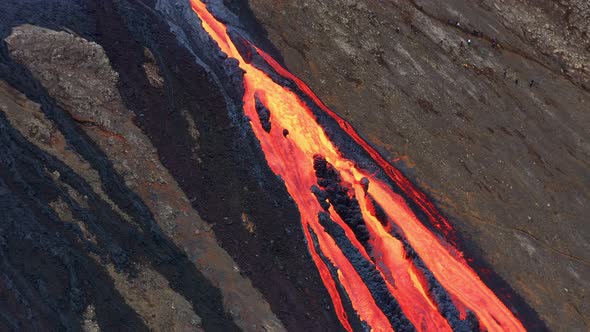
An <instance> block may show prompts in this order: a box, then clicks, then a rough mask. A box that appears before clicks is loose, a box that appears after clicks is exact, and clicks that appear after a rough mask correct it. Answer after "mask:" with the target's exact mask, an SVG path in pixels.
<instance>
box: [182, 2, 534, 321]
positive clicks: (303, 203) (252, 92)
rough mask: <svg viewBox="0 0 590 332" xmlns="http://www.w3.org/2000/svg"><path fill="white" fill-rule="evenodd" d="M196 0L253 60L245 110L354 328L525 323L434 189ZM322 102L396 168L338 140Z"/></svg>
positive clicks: (343, 127)
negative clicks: (441, 208)
mask: <svg viewBox="0 0 590 332" xmlns="http://www.w3.org/2000/svg"><path fill="white" fill-rule="evenodd" d="M190 1H191V6H192V9H193V10H194V12H195V13H196V14H197V15H198V17H199V19H200V20H201V22H202V26H203V28H204V29H205V31H206V32H207V33H208V34H209V35H210V37H211V38H212V39H213V40H214V41H215V42H217V45H218V46H219V48H220V49H221V51H222V52H224V53H225V54H227V56H228V57H231V58H234V59H236V60H237V61H238V62H239V66H240V68H241V69H243V71H244V74H243V83H244V96H243V110H244V112H245V114H246V115H247V116H248V117H249V118H250V119H251V121H250V123H251V126H252V130H253V132H254V134H255V135H256V137H257V138H258V140H259V142H260V145H261V148H262V150H263V152H264V155H265V157H266V161H267V163H268V165H269V166H270V168H271V169H272V171H273V172H274V173H275V174H277V175H278V176H280V177H281V178H282V179H283V181H284V183H285V186H286V188H287V190H288V192H289V194H290V195H291V197H292V198H293V199H294V201H295V203H296V204H297V207H298V209H299V212H300V214H301V222H302V229H303V232H304V234H305V237H306V239H307V243H308V247H309V251H310V253H311V256H312V258H313V260H314V262H315V265H316V266H317V268H318V270H319V273H320V276H321V278H322V281H323V282H324V285H325V287H326V289H327V290H328V292H329V294H330V296H331V298H332V301H333V304H334V308H335V310H336V314H337V316H338V318H339V319H340V321H341V323H342V325H343V326H344V328H345V329H347V330H349V331H351V330H353V329H355V328H356V327H360V328H362V329H366V330H374V331H391V330H395V331H415V330H418V331H452V330H456V331H457V330H458V331H473V330H476V331H477V330H484V331H485V330H487V331H524V330H525V329H524V327H523V325H522V323H521V322H520V321H519V320H518V319H517V318H516V316H515V315H514V314H513V313H512V312H511V311H510V310H509V309H508V308H507V307H506V305H505V304H504V303H503V302H502V301H501V300H500V299H499V298H498V297H497V296H496V295H495V294H494V293H493V292H492V291H491V290H490V289H489V288H488V287H487V286H486V285H485V283H484V282H483V281H482V280H481V279H480V278H479V276H478V275H477V273H475V271H474V270H472V269H471V267H470V266H469V264H468V263H467V261H466V259H465V258H464V257H463V254H462V253H461V252H460V251H459V250H458V249H457V248H456V245H455V239H454V237H453V235H452V234H453V230H452V227H451V226H450V225H449V223H448V222H447V221H446V219H445V218H444V217H443V216H441V215H440V213H439V212H438V211H437V210H436V209H435V207H434V205H433V204H432V203H431V202H430V201H429V200H428V199H427V198H426V196H425V195H424V194H422V193H421V192H420V191H418V190H417V189H416V188H415V187H414V186H413V185H412V184H411V183H410V182H409V181H408V180H407V179H406V178H405V177H404V176H403V175H402V174H401V173H400V172H399V171H398V170H397V169H395V168H394V167H393V166H392V165H390V164H389V163H387V161H385V159H383V157H382V156H381V155H379V154H378V153H377V152H376V151H375V150H374V149H373V148H372V147H371V146H370V145H369V144H368V143H367V142H365V141H364V140H363V139H362V138H361V137H360V136H359V135H358V134H357V133H356V132H355V131H354V129H353V128H352V127H351V126H350V125H349V124H347V123H346V122H345V121H344V120H343V119H342V118H340V117H339V116H338V115H336V114H335V113H334V112H332V111H331V110H329V109H328V108H327V107H326V106H325V105H324V104H323V103H322V102H321V101H320V100H319V99H318V98H317V96H315V94H313V92H312V91H311V90H310V89H309V88H308V87H307V86H306V85H305V84H304V83H303V82H302V81H301V80H299V79H297V78H296V77H295V76H293V75H292V74H291V73H289V72H288V71H287V70H285V69H284V68H282V67H281V66H280V65H279V64H278V63H277V62H276V61H275V60H273V59H272V58H271V57H270V56H269V55H268V54H266V53H264V52H263V51H261V50H260V49H258V48H256V47H255V46H254V45H252V44H251V43H250V42H249V41H248V40H246V39H244V38H242V37H241V36H240V35H239V34H238V33H237V32H236V31H233V29H231V28H228V27H226V26H225V25H224V24H223V23H221V22H220V21H219V20H217V19H216V17H214V16H213V14H212V13H211V12H210V11H209V10H208V8H207V6H206V4H204V3H203V2H201V1H200V0H190ZM318 112H321V116H323V117H326V118H328V119H330V120H331V121H332V123H334V124H336V126H337V127H339V128H338V129H339V130H340V131H342V132H343V133H344V134H345V135H347V136H348V139H347V140H345V141H346V142H351V143H352V144H355V145H356V146H357V147H358V150H360V151H363V153H364V154H365V155H366V156H367V158H369V159H370V161H371V162H372V163H373V164H375V165H377V166H378V167H379V168H380V169H381V170H382V172H381V173H383V174H385V177H386V178H387V179H385V177H384V176H377V175H375V173H376V172H375V170H374V169H373V170H368V169H367V167H362V166H361V165H365V163H360V162H358V161H356V162H355V160H353V159H354V158H352V157H350V155H351V154H350V153H348V154H347V153H344V152H343V150H342V149H339V148H338V146H337V144H335V142H334V141H335V140H334V139H331V137H330V134H329V133H328V130H326V129H325V128H324V127H323V126H322V125H321V124H320V122H321V121H320V120H319V118H320V117H319V116H318ZM347 156H348V157H347ZM394 188H395V190H394ZM421 218H422V220H421ZM424 219H426V221H427V222H429V223H430V224H431V225H433V226H434V227H435V228H437V229H438V230H439V231H440V232H433V231H432V230H430V229H429V228H427V227H426V226H425V222H423V221H424Z"/></svg>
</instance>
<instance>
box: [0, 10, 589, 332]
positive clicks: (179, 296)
mask: <svg viewBox="0 0 590 332" xmlns="http://www.w3.org/2000/svg"><path fill="white" fill-rule="evenodd" d="M206 2H207V4H208V8H209V10H210V11H211V12H212V13H213V14H214V15H215V16H216V17H217V18H218V19H220V20H221V21H222V22H223V24H225V25H226V26H227V27H229V31H231V32H232V36H239V37H240V38H245V39H246V40H249V41H250V42H252V43H254V44H255V45H257V46H258V47H260V48H261V49H263V50H265V51H266V52H268V53H269V54H270V55H271V56H273V57H274V58H275V59H277V60H278V61H279V63H281V64H283V65H285V66H286V67H287V68H288V69H289V70H291V71H292V72H293V73H294V74H295V75H297V76H299V77H300V78H302V79H303V80H304V81H306V82H307V83H308V84H309V85H310V87H311V88H312V89H313V90H314V91H315V92H317V94H318V95H319V97H320V98H321V99H322V100H323V101H324V102H325V103H326V104H327V106H328V107H330V108H332V109H333V110H334V111H336V112H338V113H339V114H340V115H342V116H343V117H344V118H345V119H347V120H348V121H350V123H351V124H352V125H353V126H354V127H355V128H357V129H358V131H359V132H360V134H361V135H362V136H363V137H365V138H366V139H367V140H368V141H369V142H371V143H372V144H373V145H374V146H375V147H376V148H377V149H378V150H379V152H380V153H381V154H382V155H384V156H386V157H387V158H388V159H389V160H390V161H391V162H392V163H393V164H394V165H395V166H396V167H397V168H399V169H401V170H402V171H403V172H404V173H405V174H406V175H407V176H408V177H409V178H410V180H411V181H412V182H414V183H415V184H416V185H417V186H418V187H419V188H420V189H422V190H423V191H425V192H426V194H427V195H428V196H430V197H432V198H433V199H434V201H435V203H436V205H437V206H438V207H439V208H440V209H441V210H442V212H443V214H444V215H446V216H448V217H449V219H450V221H451V224H452V225H453V227H454V228H455V229H456V230H457V233H458V240H457V241H458V242H459V243H460V246H461V249H462V250H464V251H465V252H466V254H467V257H468V258H469V262H470V264H471V266H473V267H474V268H475V269H476V272H477V273H479V274H480V276H481V277H482V279H483V280H484V281H485V282H486V283H488V286H489V287H490V288H491V289H492V290H494V291H495V292H497V293H498V294H499V295H500V296H501V298H502V300H503V301H505V302H506V303H507V306H508V307H509V309H510V310H511V311H512V312H513V313H514V314H515V315H517V316H518V318H519V319H521V320H522V322H523V324H524V325H525V326H526V327H529V328H530V329H533V330H543V329H545V328H546V326H545V324H546V325H547V326H548V327H549V328H550V329H552V330H557V331H584V330H587V329H588V326H589V324H590V322H589V321H588V317H589V316H590V306H589V304H588V303H589V302H590V301H588V296H589V294H588V292H589V291H590V284H589V283H588V280H590V257H589V256H588V254H587V253H588V248H589V247H590V228H589V227H588V225H587V223H586V222H585V221H586V219H587V218H586V216H588V215H589V214H590V211H589V210H588V207H589V206H590V204H589V202H588V200H589V198H590V192H589V191H588V190H589V189H588V188H590V173H589V164H590V160H589V159H590V156H589V155H590V153H589V152H590V151H589V150H590V148H589V146H588V130H587V128H588V127H590V113H588V107H589V104H590V92H589V89H590V74H589V72H588V70H589V68H588V63H589V57H588V51H589V49H588V48H589V47H590V46H589V45H590V44H589V42H590V41H589V40H590V39H589V30H588V29H589V27H588V23H587V22H589V21H590V17H589V16H588V15H589V10H590V9H589V7H588V5H587V4H585V3H584V2H582V1H575V0H568V1H560V2H557V3H553V2H549V1H547V2H545V1H542V2H534V3H533V2H529V1H524V2H520V1H519V2H517V1H506V0H486V1H483V2H481V3H478V4H477V5H475V4H472V3H470V2H468V1H463V0H453V1H448V2H445V3H440V4H439V3H434V2H428V1H401V0H400V1H398V0H394V1H373V0H366V1H346V0H338V1H316V0H303V1H278V0H273V1H270V0H251V1H230V0H223V1H222V0H213V1H206ZM232 38H233V37H232ZM0 40H1V42H0V211H2V212H1V215H0V266H1V267H2V268H1V269H0V330H2V331H4V330H7V331H11V330H15V331H16V330H19V331H20V330H39V331H46V330H52V331H53V330H85V331H98V330H102V331H110V330H134V331H135V330H156V331H170V330H172V331H187V330H207V331H233V330H246V331H282V330H293V331H325V330H329V331H334V330H342V329H343V328H345V327H346V325H342V323H343V322H342V319H341V317H339V315H338V310H337V309H338V308H335V303H334V302H333V298H331V295H332V294H331V293H330V292H329V289H326V286H325V285H324V282H323V279H322V276H321V275H320V273H319V272H318V269H317V268H316V265H315V264H314V261H313V258H314V257H312V255H311V254H310V249H309V247H308V245H309V244H310V241H309V239H307V240H306V238H305V236H304V233H305V232H306V231H307V230H306V229H303V228H302V226H301V225H302V224H301V222H300V220H301V218H302V217H301V215H300V211H301V210H300V209H298V206H297V205H296V200H294V199H293V198H292V197H291V196H290V195H289V193H288V188H287V187H286V185H285V181H284V180H285V178H280V177H277V175H275V173H273V170H271V168H270V167H269V166H268V164H267V159H266V158H268V157H267V156H266V155H265V154H263V150H262V149H261V144H260V141H259V140H258V139H257V136H256V135H255V133H254V132H253V130H252V127H251V125H250V123H251V121H253V119H252V117H247V116H245V114H244V112H243V108H242V106H243V105H242V103H243V100H242V96H243V95H244V94H245V92H244V89H245V87H244V83H243V81H242V78H241V77H242V74H243V73H242V72H241V69H240V68H239V67H238V64H237V61H236V60H234V59H229V58H227V56H226V55H224V54H223V53H221V52H220V50H219V48H218V44H216V43H215V41H214V40H213V39H212V36H211V35H210V34H208V33H207V31H206V29H204V28H202V25H201V21H200V20H199V16H198V15H196V14H195V12H194V11H193V10H192V9H191V6H190V1H189V0H104V1H95V0H51V1H46V0H18V1H17V0H8V1H3V2H2V3H0ZM245 45H246V46H247V43H245ZM242 47H244V46H243V45H242ZM240 51H243V50H240ZM250 55H252V54H250ZM254 61H260V59H257V60H254ZM275 80H276V79H275ZM279 81H280V79H279ZM284 84H285V86H288V87H290V88H291V87H292V85H289V83H284ZM256 107H257V111H258V108H259V105H258V102H257V104H256ZM267 112H268V110H267ZM259 115H260V113H259ZM267 117H270V115H267ZM263 118H264V117H263V116H261V117H260V121H261V122H263ZM256 120H258V119H256ZM267 121H268V118H267ZM267 125H268V126H270V125H272V123H270V124H267ZM268 129H270V128H268ZM275 130H276V129H275ZM293 134H294V133H292V135H293ZM288 135H289V132H288V131H287V132H284V131H282V136H284V137H285V138H286V137H287V136H288ZM342 142H344V143H341V144H345V143H346V142H348V141H345V140H344V141H342ZM350 149H351V151H352V152H350V153H352V154H355V153H357V151H356V150H355V148H354V147H351V148H350ZM323 162H324V163H325V159H323ZM322 165H323V166H322ZM313 166H314V167H315V170H316V172H317V174H323V173H322V170H324V171H325V172H326V174H328V175H322V176H326V177H327V178H326V179H323V181H328V180H329V179H328V178H329V174H330V167H331V165H329V163H328V164H322V159H321V158H319V159H317V160H315V159H314V165H313ZM322 167H324V168H322ZM318 176H319V175H318ZM336 178H337V177H336ZM319 182H320V181H318V183H319ZM364 185H365V186H371V184H368V183H365V184H364ZM318 190H319V188H318ZM365 191H367V189H365ZM316 194H317V192H316ZM318 199H319V197H318ZM338 199H341V198H338ZM323 225H324V226H325V225H326V224H325V223H324V224H323ZM325 227H326V228H329V227H328V226H325ZM316 241H317V240H316ZM311 242H313V241H311ZM311 245H312V247H313V243H312V244H311ZM414 254H415V253H414ZM333 273H336V272H334V271H333ZM431 286H432V284H431ZM340 291H341V290H340ZM428 291H429V292H430V291H432V289H428ZM344 303H345V305H347V302H346V301H344ZM335 309H336V311H335ZM346 310H348V311H347V312H348V314H349V316H355V315H354V314H353V315H350V313H351V311H350V308H348V309H346ZM465 315H466V318H465V317H463V318H462V321H465V322H469V320H470V317H471V316H470V314H469V315H467V313H466V314H465ZM402 316H403V315H402ZM463 319H465V320H463ZM351 320H354V319H353V318H351ZM461 326H463V327H469V328H475V327H476V326H477V324H473V325H461ZM352 327H353V328H355V329H361V328H363V327H366V325H365V322H360V321H356V322H353V323H352ZM453 327H456V326H453ZM416 328H418V329H420V327H419V326H416Z"/></svg>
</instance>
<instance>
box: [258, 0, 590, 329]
mask: <svg viewBox="0 0 590 332" xmlns="http://www.w3.org/2000/svg"><path fill="white" fill-rule="evenodd" d="M249 3H250V6H251V8H252V10H253V12H254V13H255V15H256V17H257V18H258V19H259V20H260V22H261V23H262V24H263V26H264V28H265V29H266V30H267V31H268V33H269V39H270V40H271V42H272V43H273V44H274V45H275V46H276V47H277V48H278V50H279V52H280V53H281V55H282V56H283V58H284V61H285V63H286V65H287V67H288V68H289V69H290V70H291V71H292V72H294V73H295V74H296V75H297V76H299V77H300V78H302V79H303V80H304V81H306V82H307V83H308V84H309V85H310V86H311V88H312V89H313V90H314V91H315V92H317V93H318V95H319V96H320V98H321V99H322V100H323V101H325V102H326V104H327V105H328V106H329V107H331V108H332V109H333V110H335V111H336V112H338V113H339V114H341V115H342V116H344V118H346V119H347V120H349V121H350V122H351V123H352V124H353V125H354V126H355V127H356V128H357V129H358V130H359V131H360V132H361V134H362V135H364V137H366V138H367V139H368V140H369V141H371V142H373V143H374V144H375V145H377V146H378V147H379V148H380V150H381V151H382V152H383V153H384V154H385V155H387V156H389V157H390V158H391V160H394V161H395V165H396V166H397V167H399V168H401V169H403V170H404V172H405V173H406V174H407V175H408V176H409V177H410V178H411V179H412V180H413V182H415V183H417V184H418V185H419V186H420V187H421V188H423V189H424V190H425V191H426V192H427V193H428V194H429V195H430V196H431V197H432V198H433V199H434V200H435V201H436V203H437V205H438V206H439V207H440V208H441V210H442V211H443V213H444V214H446V215H447V216H449V217H450V219H451V220H452V222H453V224H454V225H455V227H456V228H457V230H458V231H459V233H460V234H461V236H462V237H463V238H464V239H466V240H467V242H468V243H473V245H472V246H470V247H469V248H468V251H469V252H471V253H472V254H474V255H476V256H482V257H483V258H484V259H485V261H487V262H488V264H489V265H490V266H491V267H492V268H493V269H494V270H495V271H496V272H497V273H498V274H499V275H500V277H502V278H503V279H504V280H506V281H507V282H508V284H510V285H511V286H512V287H513V288H514V289H515V290H516V291H517V293H519V294H521V295H522V296H523V297H524V299H525V300H526V302H528V303H529V304H530V305H531V306H532V307H533V308H534V309H535V310H536V311H538V313H539V314H540V316H541V318H542V319H543V320H545V321H546V322H547V323H548V325H549V327H550V328H551V329H553V330H559V331H585V330H588V328H589V327H590V325H589V324H590V321H589V317H590V299H589V296H590V282H589V280H590V255H589V254H588V253H589V252H590V251H589V250H588V249H589V248H590V225H589V224H588V222H587V221H588V216H590V201H589V198H590V170H589V166H590V146H589V142H588V138H589V136H590V135H589V133H590V131H588V128H590V112H589V109H590V93H589V91H590V84H589V80H590V73H589V68H588V66H589V64H590V59H589V54H590V52H589V50H590V30H589V25H588V22H590V5H589V4H588V3H587V2H586V1H575V0H569V1H559V2H552V1H511V0H486V1H480V2H471V1H463V0H452V1H442V2H441V1H438V2H433V1H407V0H392V1H374V0H366V1H348V0H336V1H322V0H302V1H279V0H273V1H270V0H250V1H249ZM468 40H471V42H470V45H469V44H468ZM533 81H534V82H533ZM531 82H532V84H531Z"/></svg>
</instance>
